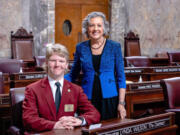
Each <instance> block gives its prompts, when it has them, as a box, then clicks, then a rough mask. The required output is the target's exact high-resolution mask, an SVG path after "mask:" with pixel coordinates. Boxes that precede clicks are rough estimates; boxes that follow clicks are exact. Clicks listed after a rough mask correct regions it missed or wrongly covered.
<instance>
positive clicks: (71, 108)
mask: <svg viewBox="0 0 180 135" xmlns="http://www.w3.org/2000/svg"><path fill="white" fill-rule="evenodd" d="M73 111H74V105H73V104H66V105H64V112H73Z"/></svg>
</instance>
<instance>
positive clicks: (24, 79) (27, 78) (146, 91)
mask: <svg viewBox="0 0 180 135" xmlns="http://www.w3.org/2000/svg"><path fill="white" fill-rule="evenodd" d="M125 74H126V78H127V80H130V81H134V82H133V83H130V84H127V93H126V108H127V117H128V118H133V117H138V116H140V115H141V114H142V113H143V112H144V111H147V109H152V107H151V106H149V105H150V104H152V103H159V105H160V107H159V108H160V110H153V111H154V113H159V112H161V111H162V110H163V101H164V96H163V91H162V88H161V86H160V82H159V80H160V79H164V78H169V77H175V76H180V67H178V66H176V67H171V66H168V67H148V68H125ZM3 76H4V90H5V91H4V93H6V94H3V95H1V96H0V97H1V98H0V105H2V104H9V89H10V88H13V87H25V86H27V85H28V84H30V83H33V82H35V81H37V80H39V79H41V78H44V77H45V76H47V75H46V72H45V71H43V72H24V73H14V74H11V75H9V76H8V75H7V74H3ZM140 76H141V77H142V80H143V81H142V82H138V81H139V78H140ZM79 82H80V81H79ZM144 106H145V107H146V108H143V107H144ZM141 108H142V109H141Z"/></svg>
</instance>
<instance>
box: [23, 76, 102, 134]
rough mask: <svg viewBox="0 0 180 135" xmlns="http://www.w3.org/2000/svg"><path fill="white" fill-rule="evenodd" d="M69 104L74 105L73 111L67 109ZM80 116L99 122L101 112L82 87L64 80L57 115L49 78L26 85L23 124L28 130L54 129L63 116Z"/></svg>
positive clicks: (88, 122)
mask: <svg viewBox="0 0 180 135" xmlns="http://www.w3.org/2000/svg"><path fill="white" fill-rule="evenodd" d="M65 106H66V107H67V106H71V109H70V110H72V106H73V111H67V109H65V108H66V107H65ZM75 112H78V114H79V116H82V117H84V118H85V120H86V122H87V124H92V123H97V122H99V120H100V114H99V112H98V111H97V110H96V109H95V108H94V106H93V105H91V103H90V102H89V101H88V99H87V96H86V95H85V94H84V92H83V90H82V88H81V87H79V86H77V85H75V84H72V83H71V82H68V81H67V80H64V85H63V90H62V97H61V104H60V108H59V112H58V114H57V115H56V106H55V103H54V99H53V95H52V91H51V88H50V85H49V82H48V78H47V77H46V78H44V79H41V80H39V81H37V82H35V83H33V84H31V85H29V86H27V87H26V91H25V99H24V101H23V124H24V126H25V129H26V130H30V131H36V132H37V131H38V132H39V131H45V130H52V129H53V126H54V124H55V122H56V121H58V120H59V118H60V117H62V116H74V114H75Z"/></svg>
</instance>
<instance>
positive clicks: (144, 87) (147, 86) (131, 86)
mask: <svg viewBox="0 0 180 135" xmlns="http://www.w3.org/2000/svg"><path fill="white" fill-rule="evenodd" d="M152 89H162V88H161V85H160V83H158V82H156V83H141V84H129V86H128V90H130V91H133V90H152Z"/></svg>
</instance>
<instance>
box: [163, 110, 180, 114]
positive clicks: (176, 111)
mask: <svg viewBox="0 0 180 135" xmlns="http://www.w3.org/2000/svg"><path fill="white" fill-rule="evenodd" d="M165 111H166V112H175V113H180V109H167V110H165Z"/></svg>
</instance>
